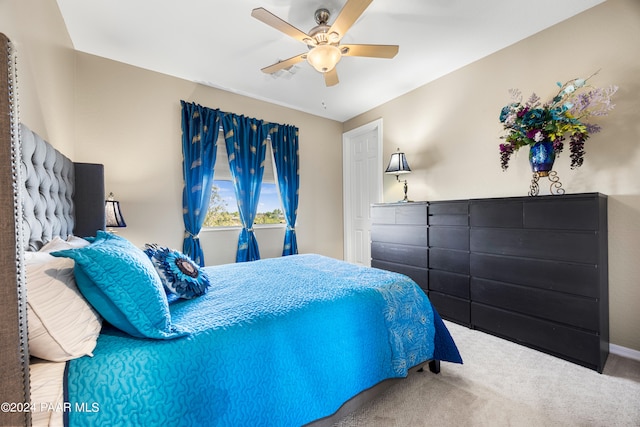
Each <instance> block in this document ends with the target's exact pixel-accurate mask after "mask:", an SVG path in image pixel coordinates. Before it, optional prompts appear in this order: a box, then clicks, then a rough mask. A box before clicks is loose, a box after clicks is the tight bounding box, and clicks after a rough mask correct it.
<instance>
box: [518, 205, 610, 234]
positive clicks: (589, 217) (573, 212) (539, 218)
mask: <svg viewBox="0 0 640 427" xmlns="http://www.w3.org/2000/svg"><path fill="white" fill-rule="evenodd" d="M599 201H600V199H597V198H589V199H568V200H557V199H548V200H543V201H541V202H539V203H533V202H525V203H524V206H523V213H524V227H525V228H546V229H556V230H598V228H599V221H600V218H599V216H598V214H599V211H598V203H599Z"/></svg>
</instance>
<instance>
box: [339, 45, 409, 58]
mask: <svg viewBox="0 0 640 427" xmlns="http://www.w3.org/2000/svg"><path fill="white" fill-rule="evenodd" d="M339 48H340V51H341V52H342V56H368V57H370V58H393V57H394V56H396V54H397V53H398V50H399V49H400V48H399V47H398V45H388V44H343V45H340V46H339Z"/></svg>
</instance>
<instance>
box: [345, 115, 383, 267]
mask: <svg viewBox="0 0 640 427" xmlns="http://www.w3.org/2000/svg"><path fill="white" fill-rule="evenodd" d="M342 144H343V147H342V151H343V181H344V183H343V192H344V240H345V242H344V258H345V260H346V261H348V262H352V263H354V264H359V265H366V266H370V265H371V237H370V229H371V213H370V212H371V204H372V203H378V202H380V201H382V119H379V120H376V121H374V122H371V123H369V124H366V125H364V126H361V127H359V128H357V129H353V130H351V131H349V132H346V133H344V134H343V136H342Z"/></svg>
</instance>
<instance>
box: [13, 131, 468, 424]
mask: <svg viewBox="0 0 640 427" xmlns="http://www.w3.org/2000/svg"><path fill="white" fill-rule="evenodd" d="M20 134H21V141H22V142H25V141H28V144H27V145H28V148H27V149H24V150H23V161H24V168H23V172H24V173H23V175H24V176H23V177H22V180H21V181H22V182H24V183H25V184H24V185H25V187H24V189H23V190H22V195H21V196H23V198H22V200H21V203H22V207H23V208H24V209H23V210H24V211H23V212H22V215H23V218H24V226H23V233H22V235H21V238H22V240H23V241H22V246H23V247H25V248H27V250H26V251H25V253H24V258H23V264H24V265H22V266H21V267H22V268H24V269H25V270H26V284H27V293H28V298H27V301H28V304H27V306H28V307H27V308H28V310H27V314H28V322H29V337H28V341H29V344H28V347H29V349H28V350H29V352H30V355H31V357H30V361H31V363H30V368H31V369H30V372H31V376H30V385H29V381H28V378H27V381H26V384H28V386H29V390H30V391H31V397H30V404H29V405H26V406H25V405H22V406H21V407H20V408H17V407H16V409H22V410H23V411H24V412H29V413H30V415H31V417H32V420H33V423H34V425H68V426H90V425H96V426H101V425H146V426H151V425H172V426H180V425H185V426H187V425H189V426H190V425H193V426H195V425H198V426H200V425H215V426H227V425H232V426H238V425H251V426H256V425H269V426H298V425H306V424H310V423H312V424H316V425H322V424H325V425H330V424H331V423H333V421H335V418H336V414H338V415H340V414H341V412H340V408H341V407H343V408H344V406H343V405H344V404H345V402H347V401H350V402H352V401H354V400H353V399H354V397H355V399H356V400H357V399H358V396H363V395H366V394H367V392H368V391H371V390H374V389H376V387H380V384H383V383H385V382H386V380H388V379H391V378H402V377H405V376H407V374H408V373H409V371H410V370H418V369H420V368H421V367H422V366H423V365H425V364H428V365H429V367H430V369H431V370H432V371H434V372H436V373H437V372H438V371H439V366H440V365H439V362H440V361H449V362H454V363H462V360H461V358H460V355H459V353H458V350H457V348H456V345H455V343H454V342H453V339H452V338H451V336H450V334H449V332H448V331H447V329H446V326H445V324H444V323H443V322H442V320H441V319H440V317H439V316H438V313H437V312H436V311H435V310H434V309H433V307H432V306H431V304H430V302H429V300H428V298H427V297H426V295H425V294H424V293H423V291H422V290H421V289H420V288H419V287H418V286H417V285H416V284H415V283H414V282H413V281H411V280H410V279H409V278H408V277H406V276H403V275H400V274H397V273H392V272H388V271H383V270H377V269H373V268H367V267H361V266H356V265H352V264H349V263H346V262H343V261H340V260H336V259H332V258H328V257H325V256H321V255H316V254H302V255H294V256H288V257H282V258H274V259H265V260H261V261H254V262H249V263H240V264H230V265H222V266H209V267H204V268H202V269H200V270H197V271H196V272H195V273H194V274H195V276H193V277H196V278H197V279H198V280H201V281H202V282H199V284H200V285H202V283H204V282H206V285H207V286H204V289H205V290H206V292H204V291H202V292H200V293H198V295H197V296H194V295H191V294H189V295H187V297H188V299H187V297H186V296H185V295H186V294H184V293H180V289H179V288H177V287H171V284H172V283H173V284H174V285H175V281H174V282H172V281H171V280H169V282H170V283H169V284H167V277H166V275H165V276H163V274H162V270H161V269H159V267H158V263H157V262H156V261H157V259H154V255H156V252H154V251H156V250H157V249H153V250H150V248H157V247H156V246H150V247H149V248H147V250H143V248H137V247H135V246H134V245H133V244H132V243H131V242H129V241H127V240H126V239H124V238H122V237H119V236H117V235H114V234H111V233H107V232H105V231H103V230H100V229H95V230H93V232H91V231H88V230H90V229H91V225H89V228H88V229H85V230H84V231H83V232H82V233H80V234H79V233H77V232H76V230H77V227H76V225H77V224H78V223H79V222H83V221H84V222H83V223H88V224H91V223H95V221H93V220H92V219H89V220H88V221H87V218H83V219H80V218H79V216H81V215H85V216H86V215H90V212H91V211H92V208H91V206H93V207H95V200H94V201H93V202H91V201H90V202H88V203H87V202H86V201H84V200H78V197H79V196H78V195H79V194H85V193H88V194H89V195H90V196H92V197H94V198H95V195H96V194H98V195H99V196H100V195H101V197H102V200H100V205H101V210H102V211H104V204H103V203H104V189H103V188H101V187H100V185H101V183H100V182H99V181H100V180H99V179H98V178H95V176H94V178H93V179H92V180H87V179H84V178H82V179H79V177H77V176H76V172H77V171H78V170H80V169H76V167H74V165H73V163H72V162H71V161H70V160H69V159H67V158H66V157H65V156H63V155H62V154H61V153H59V152H57V151H56V150H55V149H53V147H51V146H50V145H48V144H47V143H46V142H45V141H43V140H42V139H41V138H40V137H39V136H38V135H36V134H35V133H33V132H31V131H30V130H29V129H28V128H27V127H26V126H21V127H20ZM32 144H33V146H32ZM37 152H45V153H49V154H47V155H46V156H37V155H33V153H37ZM25 153H27V154H25ZM29 153H31V154H29ZM34 159H35V160H34ZM46 159H53V160H51V161H49V160H46ZM34 162H35V163H34ZM90 169H93V168H90ZM81 173H84V172H81ZM97 176H98V177H99V176H100V174H98V175H97ZM79 181H81V182H82V184H83V185H86V183H87V182H93V184H92V185H96V186H98V187H100V188H96V189H94V190H95V191H86V190H82V189H79V188H77V187H76V185H78V186H79V185H80V184H79ZM33 182H38V184H37V185H36V184H32V183H33ZM42 182H46V186H45V187H46V188H47V189H48V190H47V191H44V192H43V190H42V188H43V184H42ZM77 183H78V184H77ZM33 188H37V189H38V190H37V191H33ZM44 193H46V195H45V196H43V194H44ZM32 196H33V197H32ZM43 197H44V200H43ZM99 199H100V197H98V200H99ZM86 206H89V208H87V207H86ZM78 207H82V208H78ZM94 211H95V209H94ZM102 224H104V222H102ZM96 228H100V227H96ZM19 246H20V245H19ZM162 250H167V251H173V250H171V249H169V248H162ZM174 252H177V251H174ZM172 253H173V252H172ZM163 260H164V262H166V258H163ZM165 273H167V272H166V271H165ZM38 280H41V281H42V283H39V282H38ZM163 280H164V282H163ZM18 282H19V281H18ZM54 282H55V283H54ZM36 284H39V286H40V287H39V289H35V290H34V289H32V287H33V286H35V285H36ZM158 284H160V285H158ZM53 286H57V287H58V288H55V289H54V288H53ZM168 289H169V290H173V291H175V292H170V291H168ZM176 292H177V293H178V295H182V298H181V297H179V296H177V295H176ZM61 313H62V314H64V315H65V316H67V317H66V318H65V319H64V320H63V321H60V320H59V319H58V320H57V321H58V322H59V323H60V322H61V323H63V325H62V326H59V325H56V320H55V319H53V320H52V318H51V317H56V316H57V315H58V314H61ZM68 316H71V318H69V317H68ZM34 319H37V321H34ZM36 326H41V328H40V330H39V332H37V331H36V329H35V328H36ZM58 328H60V330H58ZM42 330H45V332H42ZM52 331H55V332H52ZM79 331H80V332H81V333H80V334H79V333H78V332H79ZM37 340H45V341H46V340H48V341H47V342H46V343H45V344H42V343H38V342H36V341H37ZM52 342H53V344H52ZM22 345H23V346H24V343H23V344H22ZM52 347H55V348H53V350H52ZM25 350H26V349H25ZM24 372H29V370H28V367H24ZM29 390H27V393H25V396H27V397H26V399H27V401H29V397H28V396H29V395H28V392H29ZM16 402H18V401H16ZM429 404H434V403H429ZM16 405H17V403H16ZM26 422H29V421H26Z"/></svg>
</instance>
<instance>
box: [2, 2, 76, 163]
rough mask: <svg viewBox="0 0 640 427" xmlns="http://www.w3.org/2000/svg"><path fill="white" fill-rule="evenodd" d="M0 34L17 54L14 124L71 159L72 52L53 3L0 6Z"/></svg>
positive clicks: (55, 5)
mask: <svg viewBox="0 0 640 427" xmlns="http://www.w3.org/2000/svg"><path fill="white" fill-rule="evenodd" d="M0 32H2V33H4V34H5V35H6V36H7V37H9V39H10V40H11V41H12V43H13V44H14V46H15V47H16V50H17V51H18V65H17V69H18V91H19V98H20V120H21V121H22V122H23V123H25V124H26V125H27V126H28V127H29V128H30V129H31V130H33V131H34V132H36V133H38V134H39V135H40V136H42V137H43V138H45V139H46V140H48V141H51V143H52V144H54V145H55V146H56V148H58V149H59V150H61V151H62V152H64V153H65V154H67V155H68V156H70V157H73V153H74V150H73V140H72V138H71V135H72V130H73V112H74V108H73V104H74V94H75V90H74V67H75V51H74V50H73V45H72V43H71V39H70V38H69V35H68V33H67V30H66V27H65V26H64V21H63V20H62V16H61V15H60V11H59V9H58V5H57V3H56V2H55V1H49V0H47V1H42V0H2V1H0Z"/></svg>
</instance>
